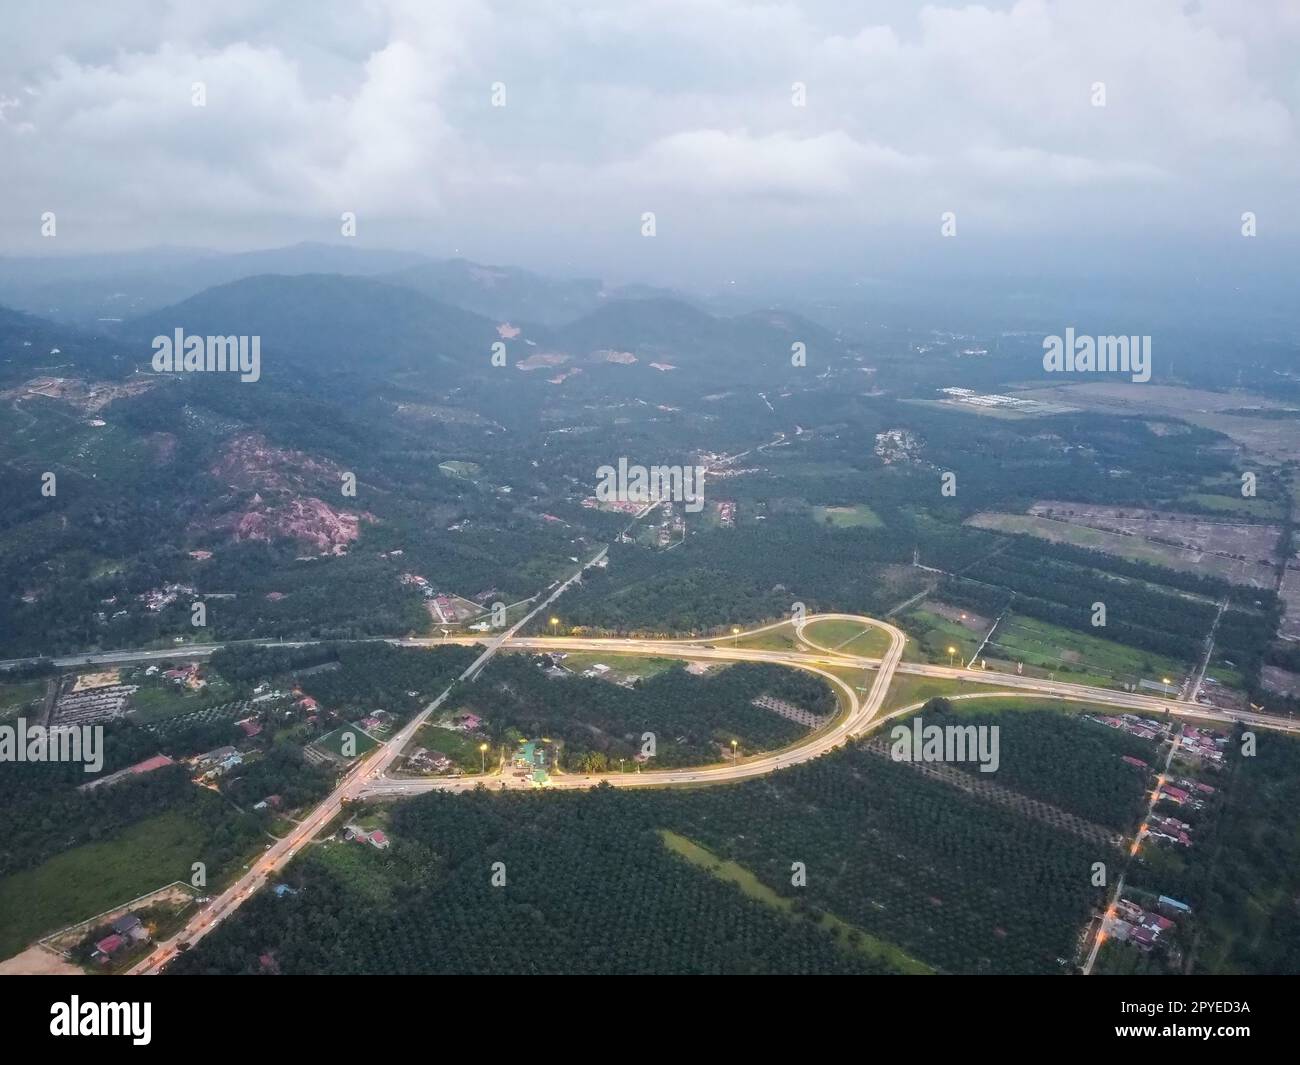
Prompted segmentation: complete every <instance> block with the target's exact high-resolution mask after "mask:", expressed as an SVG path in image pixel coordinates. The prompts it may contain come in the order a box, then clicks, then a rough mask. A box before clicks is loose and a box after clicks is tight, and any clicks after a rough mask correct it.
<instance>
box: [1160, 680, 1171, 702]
mask: <svg viewBox="0 0 1300 1065" xmlns="http://www.w3.org/2000/svg"><path fill="white" fill-rule="evenodd" d="M1160 679H1161V680H1163V681H1164V682H1165V698H1166V699H1168V698H1169V685H1170V684H1171V683H1172V681H1170V679H1169V678H1168V677H1161V678H1160Z"/></svg>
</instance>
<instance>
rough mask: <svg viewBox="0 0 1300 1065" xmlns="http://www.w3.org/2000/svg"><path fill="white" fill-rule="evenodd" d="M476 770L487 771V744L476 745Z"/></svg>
mask: <svg viewBox="0 0 1300 1065" xmlns="http://www.w3.org/2000/svg"><path fill="white" fill-rule="evenodd" d="M478 771H479V773H486V772H487V744H486V743H480V744H479V745H478Z"/></svg>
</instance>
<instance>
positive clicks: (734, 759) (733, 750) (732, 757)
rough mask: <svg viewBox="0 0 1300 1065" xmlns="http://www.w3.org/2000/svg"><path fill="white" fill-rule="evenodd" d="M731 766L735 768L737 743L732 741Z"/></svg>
mask: <svg viewBox="0 0 1300 1065" xmlns="http://www.w3.org/2000/svg"><path fill="white" fill-rule="evenodd" d="M731 764H732V766H733V767H734V766H735V764H736V741H735V740H732V741H731Z"/></svg>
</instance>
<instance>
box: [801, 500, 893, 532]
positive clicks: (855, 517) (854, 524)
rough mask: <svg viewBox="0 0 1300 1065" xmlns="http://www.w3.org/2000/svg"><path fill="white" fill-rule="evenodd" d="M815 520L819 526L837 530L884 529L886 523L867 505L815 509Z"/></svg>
mask: <svg viewBox="0 0 1300 1065" xmlns="http://www.w3.org/2000/svg"><path fill="white" fill-rule="evenodd" d="M813 520H814V521H815V522H817V524H818V525H831V526H833V527H834V528H836V529H855V528H860V529H883V528H884V527H885V523H884V522H883V521H881V520H880V518H879V517H878V516H877V514H876V512H875V511H874V510H872V509H871V508H870V507H869V506H867V505H866V504H865V503H858V504H856V505H854V506H851V507H813Z"/></svg>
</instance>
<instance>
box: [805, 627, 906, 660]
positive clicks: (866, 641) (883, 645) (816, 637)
mask: <svg viewBox="0 0 1300 1065" xmlns="http://www.w3.org/2000/svg"><path fill="white" fill-rule="evenodd" d="M803 634H804V637H805V638H806V639H809V640H812V641H813V642H814V643H817V644H820V645H821V646H822V647H827V648H830V649H831V650H833V651H840V652H842V653H843V654H849V655H861V656H862V657H864V658H879V657H881V656H882V655H883V654H884V653H885V652H886V651H887V650H889V633H887V632H885V631H884V629H878V628H876V627H875V626H864V625H859V624H858V623H857V622H855V621H837V620H835V619H831V620H827V621H810V622H809V623H808V624H807V625H805V626H804V629H803Z"/></svg>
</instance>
